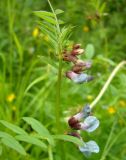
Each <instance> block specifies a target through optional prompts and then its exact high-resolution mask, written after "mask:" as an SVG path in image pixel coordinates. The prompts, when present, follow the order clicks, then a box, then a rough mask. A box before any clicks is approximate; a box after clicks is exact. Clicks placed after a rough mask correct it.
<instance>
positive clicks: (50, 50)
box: [0, 0, 126, 160]
mask: <svg viewBox="0 0 126 160" xmlns="http://www.w3.org/2000/svg"><path fill="white" fill-rule="evenodd" d="M18 2H19V3H17V1H16V0H12V1H11V0H7V1H0V11H1V12H0V19H1V21H0V31H1V32H0V42H1V43H0V119H1V120H0V128H1V132H0V142H1V143H0V159H1V160H5V159H9V160H21V159H25V160H40V159H43V160H47V159H49V160H52V159H54V160H62V159H63V160H76V159H78V160H82V159H87V158H84V156H83V155H82V154H81V153H80V152H79V151H78V148H77V147H76V145H78V144H79V143H80V141H79V139H77V138H76V137H69V136H68V135H65V134H64V133H66V132H67V119H68V117H70V116H72V115H74V114H75V113H77V112H78V111H79V110H81V108H82V107H83V105H85V104H90V103H91V102H92V101H93V99H95V97H96V96H97V94H98V93H99V91H100V89H101V88H102V86H103V85H104V83H105V81H106V80H107V78H108V77H109V75H110V73H111V72H112V70H113V68H114V67H115V66H116V65H117V64H118V63H119V62H120V61H123V60H125V59H126V54H125V51H126V45H125V44H126V38H125V33H126V27H125V26H126V19H125V17H126V14H125V13H126V8H125V0H120V1H114V2H113V0H109V1H103V0H101V1H100V0H89V1H86V0H78V1H72V0H66V1H64V0H63V1H56V0H54V1H51V3H52V5H53V7H54V8H61V10H60V9H56V10H55V9H53V10H51V11H50V8H49V5H48V3H47V1H42V0H37V1H33V0H27V1H25V2H24V1H22V0H19V1H18ZM63 10H64V12H63ZM33 11H35V12H34V14H32V13H33ZM5 15H6V16H5ZM34 15H36V16H37V17H36V16H34ZM36 20H37V22H36ZM68 24H71V25H70V26H69V25H68ZM71 26H74V27H71ZM36 30H37V31H36ZM72 31H73V33H72ZM74 43H81V44H82V48H83V47H84V49H85V55H84V56H83V55H82V59H83V60H85V57H86V59H92V62H93V64H92V68H91V70H90V71H89V72H91V75H94V77H95V79H94V81H93V82H91V83H89V84H84V85H75V84H73V83H71V82H70V81H69V80H66V79H65V76H64V75H65V72H66V71H67V70H68V69H69V66H68V65H67V64H65V63H64V62H62V64H61V65H60V66H61V68H62V72H61V77H62V78H61V79H62V84H61V92H60V108H58V107H57V106H58V105H57V104H56V101H57V97H58V94H57V75H58V71H59V59H60V58H59V57H60V56H61V55H60V56H59V51H60V53H62V51H63V50H64V48H66V46H68V47H70V48H71V46H72V45H73V44H74ZM125 73H126V68H125V67H124V68H122V69H121V71H119V72H118V73H117V75H116V77H115V78H114V79H113V81H112V82H111V84H110V86H109V87H108V90H107V91H106V93H105V94H104V96H103V98H102V99H101V100H100V101H99V103H98V104H97V106H96V108H95V109H94V112H95V114H96V115H97V117H98V118H99V120H100V121H101V124H100V128H99V129H98V130H97V131H96V132H95V133H94V134H92V135H90V134H87V133H85V132H83V133H82V134H83V138H84V141H88V140H89V139H92V140H95V141H97V143H98V144H99V146H100V153H99V154H97V155H93V156H92V157H90V159H91V160H97V159H101V160H102V159H107V160H114V159H116V160H120V159H121V160H124V159H125V155H126V150H125V146H126V141H125V133H126V114H125V112H126V96H125V95H126V89H125V88H126V74H125ZM58 109H60V110H59V120H60V121H59V122H60V123H59V128H60V129H58V127H57V120H56V112H57V111H58ZM113 110H114V112H113V113H112V111H113ZM22 117H27V118H28V119H29V120H28V119H27V120H28V122H27V121H21V118H22ZM31 117H34V118H35V119H32V120H33V121H32V122H31V121H30V120H31ZM115 118H116V119H117V123H116V124H115V125H114V129H112V127H111V126H112V124H113V122H114V121H115ZM36 119H37V120H38V121H37V122H36ZM32 123H33V124H32ZM15 124H16V125H15ZM19 126H20V127H19ZM111 131H112V134H111ZM66 134H67V133H66ZM44 137H45V138H44ZM19 142H20V143H19ZM69 142H73V143H75V144H73V143H69ZM50 144H51V145H50ZM53 144H55V145H53ZM23 148H24V149H23ZM15 151H16V152H15ZM25 152H27V154H26V153H25ZM24 155H25V157H24Z"/></svg>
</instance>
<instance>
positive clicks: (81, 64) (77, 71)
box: [63, 44, 93, 83]
mask: <svg viewBox="0 0 126 160" xmlns="http://www.w3.org/2000/svg"><path fill="white" fill-rule="evenodd" d="M80 47H81V45H80V44H75V45H74V46H73V48H72V50H71V51H66V50H65V51H64V52H63V60H64V61H67V62H72V63H73V67H72V68H71V70H70V71H67V72H66V77H67V78H69V79H71V80H72V81H74V82H75V83H83V82H88V81H91V80H92V79H93V76H91V75H88V74H86V73H83V71H85V70H87V69H89V68H90V67H91V62H88V61H83V60H80V59H79V58H78V56H79V55H81V54H83V53H84V49H81V48H80Z"/></svg>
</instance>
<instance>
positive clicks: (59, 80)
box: [47, 0, 62, 132]
mask: <svg viewBox="0 0 126 160" xmlns="http://www.w3.org/2000/svg"><path fill="white" fill-rule="evenodd" d="M47 1H48V3H49V6H50V8H51V10H52V12H53V14H54V18H55V20H56V28H57V33H58V47H57V51H56V54H58V59H59V68H58V79H57V94H56V108H55V112H56V126H57V132H60V131H61V128H60V116H61V115H60V98H61V79H62V44H61V42H60V33H61V31H60V26H59V22H58V19H57V16H56V13H55V11H54V9H53V7H52V5H51V3H50V0H47Z"/></svg>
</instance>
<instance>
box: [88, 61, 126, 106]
mask: <svg viewBox="0 0 126 160" xmlns="http://www.w3.org/2000/svg"><path fill="white" fill-rule="evenodd" d="M124 65H126V61H122V62H120V63H119V64H118V65H117V66H116V67H115V69H114V70H113V71H112V73H111V75H110V76H109V78H108V80H107V81H106V83H105V85H104V86H103V88H102V89H101V91H100V93H99V94H98V96H97V97H96V98H95V100H94V101H93V102H92V103H91V105H90V108H91V109H92V108H93V107H94V106H95V105H96V104H97V103H98V101H99V100H100V99H101V97H102V96H103V94H104V93H105V91H106V89H107V88H108V86H109V84H110V83H111V81H112V79H113V78H114V77H115V75H116V73H117V72H118V71H119V70H120V68H121V67H123V66H124Z"/></svg>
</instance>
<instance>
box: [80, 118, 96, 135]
mask: <svg viewBox="0 0 126 160" xmlns="http://www.w3.org/2000/svg"><path fill="white" fill-rule="evenodd" d="M80 124H81V129H82V130H86V131H87V132H93V131H94V130H95V129H96V128H98V126H99V120H98V119H97V118H96V117H94V116H88V117H87V118H86V119H85V120H84V122H83V123H80Z"/></svg>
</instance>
